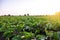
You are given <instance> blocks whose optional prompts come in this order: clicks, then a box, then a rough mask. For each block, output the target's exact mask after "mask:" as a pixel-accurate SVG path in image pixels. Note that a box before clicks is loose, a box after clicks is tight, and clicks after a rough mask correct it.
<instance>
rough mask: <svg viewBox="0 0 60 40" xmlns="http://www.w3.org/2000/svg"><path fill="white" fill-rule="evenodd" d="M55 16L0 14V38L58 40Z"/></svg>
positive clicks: (57, 22) (59, 28) (6, 39)
mask: <svg viewBox="0 0 60 40" xmlns="http://www.w3.org/2000/svg"><path fill="white" fill-rule="evenodd" d="M59 31H60V18H59V17H56V16H0V40H60V39H59V38H60V37H59V34H60V33H59V34H58V32H59Z"/></svg>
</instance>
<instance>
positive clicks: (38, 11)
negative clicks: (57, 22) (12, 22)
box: [0, 0, 60, 15]
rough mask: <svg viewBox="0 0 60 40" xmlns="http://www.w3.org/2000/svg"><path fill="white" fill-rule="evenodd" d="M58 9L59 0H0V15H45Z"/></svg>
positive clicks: (59, 7) (59, 6) (59, 9)
mask: <svg viewBox="0 0 60 40" xmlns="http://www.w3.org/2000/svg"><path fill="white" fill-rule="evenodd" d="M58 11H60V0H0V15H4V14H6V15H7V14H11V15H23V14H27V13H29V14H30V15H46V14H48V15H49V14H50V15H52V14H54V13H55V12H58Z"/></svg>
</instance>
